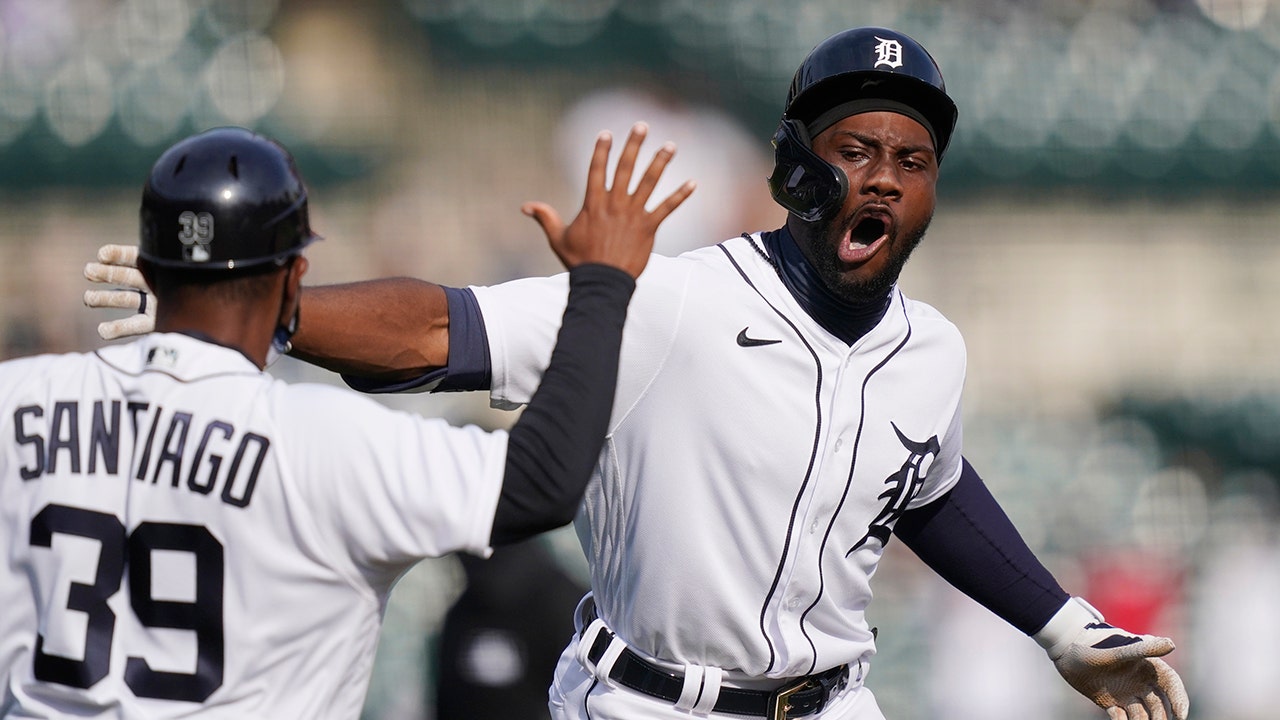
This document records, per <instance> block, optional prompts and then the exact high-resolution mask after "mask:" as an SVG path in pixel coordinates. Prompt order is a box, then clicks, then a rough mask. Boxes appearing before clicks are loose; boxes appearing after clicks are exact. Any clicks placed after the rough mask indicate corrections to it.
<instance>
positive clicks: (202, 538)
mask: <svg viewBox="0 0 1280 720" xmlns="http://www.w3.org/2000/svg"><path fill="white" fill-rule="evenodd" d="M59 533H61V534H63V535H75V536H77V537H82V538H89V539H91V540H96V541H97V542H99V543H101V548H102V549H101V551H100V553H99V556H98V568H97V573H96V576H95V577H94V581H93V584H92V585H86V584H84V583H79V582H72V583H71V587H70V588H69V592H68V595H67V609H68V610H75V611H78V612H82V613H84V614H85V616H86V618H87V625H88V629H87V632H86V636H85V644H84V659H83V660H74V659H71V658H67V657H62V656H59V655H49V654H46V653H45V652H44V635H38V636H37V638H36V652H35V662H34V665H35V668H34V669H35V676H36V678H37V679H39V680H43V681H45V682H52V683H58V684H59V685H69V686H71V687H77V688H86V689H87V688H90V687H93V685H94V684H96V683H97V682H98V681H100V680H102V678H104V677H106V676H107V673H108V672H109V671H110V669H111V668H110V665H111V641H112V636H113V635H114V634H115V622H116V614H115V612H113V611H112V610H111V608H110V607H109V606H108V605H107V601H108V600H109V599H110V598H111V596H113V595H115V594H116V593H117V592H118V591H119V590H120V585H121V583H122V582H123V581H124V574H125V562H126V560H127V561H128V567H129V602H130V605H131V606H132V608H133V613H134V615H136V616H137V618H138V621H139V622H141V623H142V624H143V625H144V626H146V627H149V628H170V629H177V630H190V631H192V632H194V633H195V638H196V644H197V658H198V659H197V663H196V672H195V673H192V674H187V673H175V672H164V671H159V670H153V669H151V666H150V665H149V664H147V661H146V659H144V658H140V657H132V656H130V657H129V658H128V661H127V662H126V664H125V675H124V681H125V684H126V685H128V686H129V689H130V690H132V691H133V693H134V694H135V695H137V696H138V697H147V698H157V699H161V700H184V701H187V702H203V701H204V700H205V699H206V698H208V697H209V696H210V695H211V694H213V691H214V690H217V689H218V687H219V686H221V685H222V671H223V637H222V572H223V563H222V543H220V542H218V539H217V538H215V537H214V536H213V534H212V533H210V532H209V530H208V529H207V528H205V527H203V526H200V525H184V524H177V523H157V522H144V523H141V524H140V525H138V527H136V528H135V529H134V531H133V532H132V533H127V532H126V531H125V527H124V525H123V524H122V523H121V522H120V520H119V519H117V518H116V517H115V516H114V515H108V514H106V513H101V512H95V511H93V510H85V509H82V508H73V507H67V506H65V505H48V506H46V507H45V508H44V509H43V510H41V511H40V512H39V513H38V514H36V516H35V517H34V518H32V520H31V546H32V547H46V548H52V547H53V536H54V535H56V534H59ZM155 550H169V551H178V552H186V553H190V554H191V555H192V556H194V558H195V568H196V584H195V601H194V602H179V601H173V600H157V599H155V598H153V597H152V593H151V553H152V551H155ZM51 624H52V623H51Z"/></svg>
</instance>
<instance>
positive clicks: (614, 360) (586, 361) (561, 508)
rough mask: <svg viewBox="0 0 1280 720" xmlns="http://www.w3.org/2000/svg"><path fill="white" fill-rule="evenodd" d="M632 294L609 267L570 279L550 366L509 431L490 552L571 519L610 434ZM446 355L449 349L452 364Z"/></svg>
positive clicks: (629, 282) (582, 269) (626, 278)
mask: <svg viewBox="0 0 1280 720" xmlns="http://www.w3.org/2000/svg"><path fill="white" fill-rule="evenodd" d="M634 290H635V280H633V279H632V277H631V276H630V275H628V274H627V273H625V272H623V271H621V270H619V269H617V268H614V267H610V266H607V265H580V266H578V267H576V268H574V269H573V270H571V271H570V272H569V302H568V305H567V306H566V307H565V311H564V319H563V320H562V321H561V325H560V332H559V335H558V336H557V339H556V346H555V349H554V350H553V351H552V353H551V362H550V364H549V365H548V366H547V369H546V371H545V372H544V373H543V375H542V381H541V383H540V384H539V385H538V389H537V391H536V392H534V394H533V398H532V399H531V400H530V401H529V405H528V406H527V407H526V408H525V409H524V412H523V413H521V415H520V419H519V420H518V421H516V424H515V425H514V426H513V427H512V428H511V432H510V439H509V441H508V444H507V467H506V476H505V478H504V480H503V483H502V493H501V495H500V496H499V498H498V508H497V511H496V513H495V514H494V519H493V532H492V534H491V536H490V542H491V543H492V544H493V545H503V544H508V543H512V542H516V541H518V540H522V539H524V538H527V537H530V536H532V535H535V534H537V533H540V532H544V531H547V530H551V529H553V528H557V527H560V526H562V525H565V524H567V523H569V522H570V521H572V520H573V516H574V515H575V514H576V512H577V509H578V504H579V503H580V502H581V500H582V494H583V492H585V490H586V486H587V482H588V480H590V479H591V472H592V470H593V469H594V468H595V464H596V462H597V460H598V458H599V456H600V448H601V447H602V446H603V445H604V438H605V434H606V433H607V432H608V427H609V417H610V416H611V415H612V413H613V396H614V389H615V387H616V385H617V381H618V355H619V352H620V351H621V348H622V326H623V323H624V321H625V320H626V314H627V304H628V302H629V301H630V299H631V294H632V292H634ZM450 325H451V326H452V318H451V321H450ZM452 355H453V353H452V349H451V351H450V363H451V364H452V362H453V357H452Z"/></svg>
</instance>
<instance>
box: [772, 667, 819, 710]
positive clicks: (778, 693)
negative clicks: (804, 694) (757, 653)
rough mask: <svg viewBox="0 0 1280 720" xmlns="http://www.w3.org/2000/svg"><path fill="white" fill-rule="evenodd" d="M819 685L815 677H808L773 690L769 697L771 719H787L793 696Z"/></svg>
mask: <svg viewBox="0 0 1280 720" xmlns="http://www.w3.org/2000/svg"><path fill="white" fill-rule="evenodd" d="M818 685H819V683H818V681H817V680H814V679H813V677H806V678H804V679H803V680H798V681H796V683H795V684H793V685H788V686H786V687H781V688H778V689H777V690H775V691H773V696H772V697H770V698H769V718H770V720H787V717H788V716H787V713H789V712H791V696H792V695H795V694H796V693H798V692H800V691H801V690H808V689H810V688H815V687H818Z"/></svg>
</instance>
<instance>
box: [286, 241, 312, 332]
mask: <svg viewBox="0 0 1280 720" xmlns="http://www.w3.org/2000/svg"><path fill="white" fill-rule="evenodd" d="M308 267H310V264H309V263H308V262H307V258H306V256H304V255H295V256H294V258H293V259H292V260H291V261H290V262H289V264H288V265H287V266H286V269H285V275H284V303H283V305H282V306H281V308H280V318H279V321H280V324H281V325H285V326H287V325H289V323H290V322H292V320H293V316H294V315H295V314H297V312H298V303H299V298H300V297H301V295H302V276H303V275H306V274H307V268H308Z"/></svg>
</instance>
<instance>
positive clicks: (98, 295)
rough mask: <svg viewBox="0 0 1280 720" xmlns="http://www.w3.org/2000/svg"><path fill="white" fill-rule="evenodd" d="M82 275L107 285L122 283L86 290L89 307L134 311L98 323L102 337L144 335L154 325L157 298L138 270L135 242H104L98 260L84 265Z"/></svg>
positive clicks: (85, 301)
mask: <svg viewBox="0 0 1280 720" xmlns="http://www.w3.org/2000/svg"><path fill="white" fill-rule="evenodd" d="M84 276H85V278H87V279H89V280H92V281H93V282H96V283H103V284H106V285H123V286H124V287H123V288H115V289H112V290H85V291H84V304H85V305H87V306H89V307H91V308H124V309H126V310H136V311H137V312H136V314H134V315H130V316H129V317H126V318H120V319H119V320H107V321H104V322H101V323H98V335H99V337H101V338H102V339H103V340H115V339H117V338H122V337H129V336H131V335H146V334H147V333H149V332H151V331H152V330H155V329H156V298H155V296H154V295H152V294H151V291H150V290H148V289H147V283H146V281H145V280H143V279H142V273H141V272H140V271H139V270H138V246H137V245H103V246H102V247H100V248H98V260H97V262H91V263H89V264H88V265H85V266H84Z"/></svg>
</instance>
